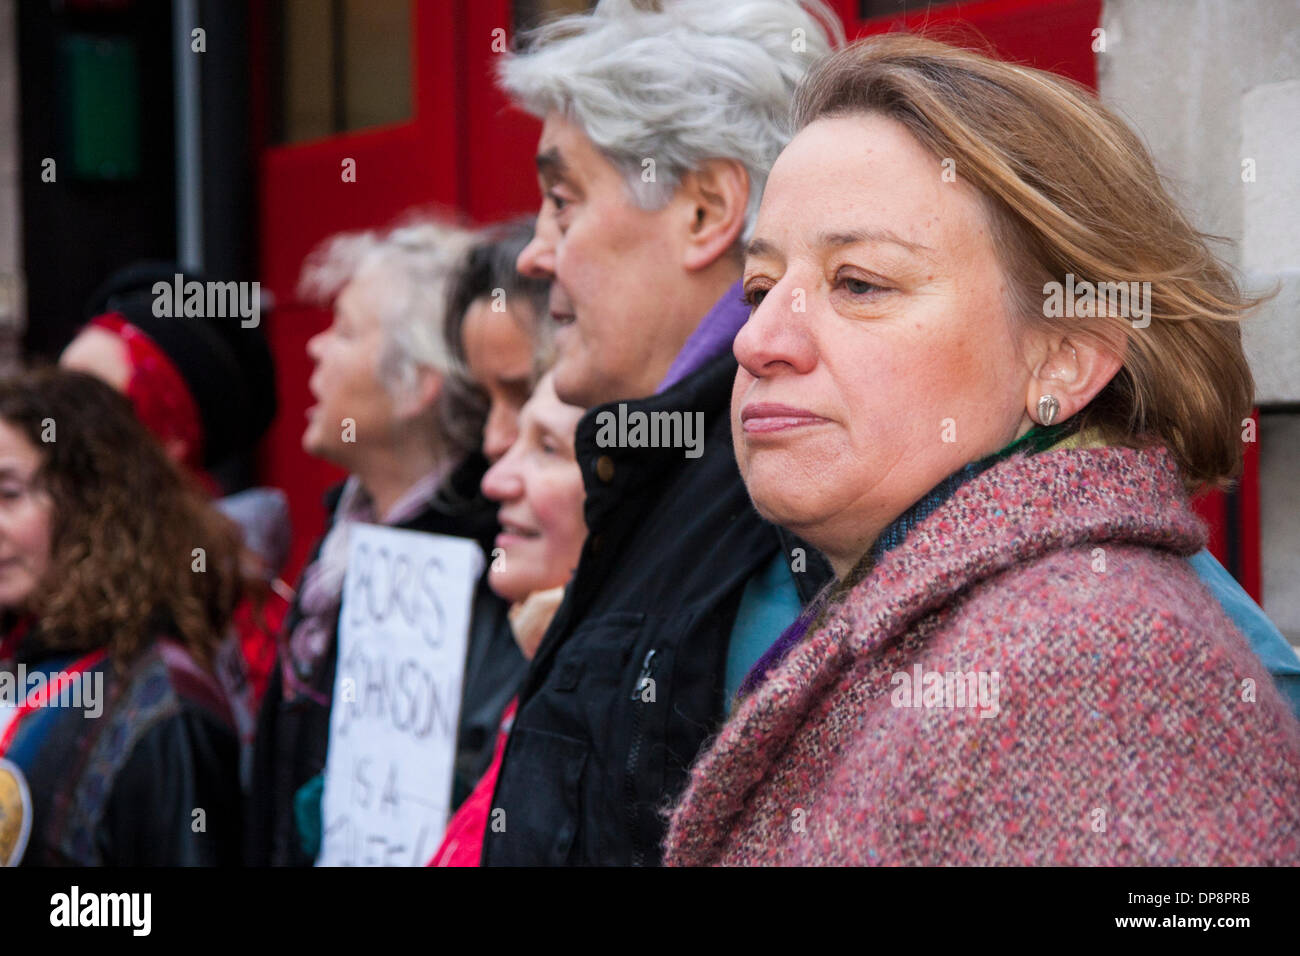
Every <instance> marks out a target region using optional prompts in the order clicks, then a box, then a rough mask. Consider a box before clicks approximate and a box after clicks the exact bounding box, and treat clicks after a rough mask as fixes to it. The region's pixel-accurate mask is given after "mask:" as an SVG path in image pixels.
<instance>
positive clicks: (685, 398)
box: [483, 0, 841, 865]
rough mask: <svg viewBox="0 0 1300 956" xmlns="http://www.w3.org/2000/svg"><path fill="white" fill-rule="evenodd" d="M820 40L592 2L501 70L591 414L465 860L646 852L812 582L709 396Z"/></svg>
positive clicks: (835, 31)
mask: <svg viewBox="0 0 1300 956" xmlns="http://www.w3.org/2000/svg"><path fill="white" fill-rule="evenodd" d="M840 37H841V30H840V27H839V25H838V22H837V21H836V20H835V19H834V17H833V15H832V14H831V13H830V12H829V11H828V10H827V9H826V8H825V7H824V6H823V5H822V4H821V3H820V2H819V0H808V2H805V3H799V2H797V0H734V2H728V3H718V2H717V0H676V2H662V3H657V4H650V3H645V2H640V3H638V2H633V0H602V2H601V3H599V4H598V5H597V7H596V9H595V10H594V12H592V13H591V14H587V15H577V16H571V17H566V18H563V19H561V20H557V21H554V22H552V23H549V24H546V25H544V26H543V27H542V28H541V29H540V30H538V31H537V32H535V33H534V34H532V35H531V36H530V37H528V38H527V46H526V48H525V49H524V50H523V51H522V52H520V53H517V54H515V55H513V56H510V57H508V58H507V59H506V60H505V61H504V62H503V64H502V67H501V71H500V77H501V82H502V85H503V86H504V87H505V89H506V90H507V92H508V93H509V94H510V95H511V96H512V98H513V99H514V100H515V102H516V103H518V104H520V105H522V106H523V107H524V108H525V109H527V110H528V111H529V112H531V113H533V114H534V115H536V116H538V117H539V118H541V119H542V120H543V124H544V125H543V128H542V134H541V141H540V143H539V145H538V150H537V170H538V176H539V180H540V184H541V189H542V192H543V194H544V198H543V203H542V207H541V211H540V213H539V218H538V225H537V231H536V234H535V236H534V238H533V241H532V243H531V244H530V245H529V246H528V247H527V248H525V250H524V251H523V253H522V254H521V255H520V258H519V269H520V271H521V272H523V273H526V274H530V275H533V276H537V277H539V278H547V279H550V280H552V285H551V295H550V312H551V316H552V318H553V319H554V321H555V323H556V324H557V326H558V327H557V329H556V331H555V337H554V349H555V353H556V365H555V387H556V391H557V392H558V394H559V396H560V398H561V399H563V400H564V401H566V402H570V403H573V404H579V405H583V406H585V407H586V408H588V409H589V411H588V413H587V415H586V416H585V417H584V418H583V420H582V422H581V423H580V424H579V426H578V432H577V438H576V450H577V456H578V460H579V463H580V464H581V466H582V470H583V478H584V481H585V483H586V489H587V503H586V519H587V523H588V528H589V532H590V533H589V537H588V539H587V544H586V546H585V548H584V550H583V554H582V558H581V560H580V562H579V565H578V568H577V571H576V572H575V574H574V577H573V579H572V582H571V583H570V585H569V588H568V590H567V592H566V595H565V599H564V603H563V604H562V605H561V607H560V609H559V611H558V612H557V614H556V616H555V619H554V621H553V622H552V624H551V627H550V629H549V630H548V631H547V634H546V636H545V638H544V639H543V642H542V644H541V646H540V648H539V649H538V653H537V656H536V658H535V659H534V662H533V666H532V669H531V671H530V673H529V677H528V678H527V680H526V681H525V684H524V687H523V689H522V690H521V693H520V697H519V710H518V713H517V716H516V718H515V723H514V727H513V730H512V732H511V735H510V738H509V743H508V745H507V749H506V753H505V757H504V760H503V763H502V766H501V771H500V776H499V779H498V783H497V787H496V791H495V794H494V800H493V814H492V817H491V823H490V825H489V827H488V832H487V834H486V838H485V844H484V852H483V862H484V863H485V864H488V865H512V864H513V865H517V864H566V863H577V864H632V865H639V864H654V863H657V862H658V861H659V859H660V855H661V849H660V841H661V839H662V836H663V827H664V821H663V819H662V816H661V813H662V810H663V808H664V807H665V806H666V805H667V804H668V803H669V802H670V801H671V799H672V798H673V797H675V796H676V795H677V794H678V793H679V792H680V790H681V788H682V786H683V785H684V783H685V778H686V771H687V770H688V768H689V767H690V765H691V762H692V761H693V759H694V758H695V755H696V753H697V752H698V750H699V749H700V747H701V745H702V743H703V742H704V740H705V738H706V737H707V736H708V735H709V734H710V733H712V732H713V731H714V730H715V729H716V728H717V727H718V725H719V723H720V721H721V718H722V717H723V716H724V714H725V711H726V707H727V705H728V702H729V701H730V699H731V697H732V696H733V694H734V692H735V690H736V688H737V686H738V685H739V683H740V680H741V679H742V678H743V677H744V675H745V673H746V672H747V671H748V669H749V667H750V666H751V665H752V664H753V663H754V661H755V660H756V659H757V658H758V657H759V655H761V654H762V652H763V651H764V650H766V648H767V647H768V646H769V645H771V644H772V642H773V641H774V640H775V639H776V638H777V636H778V635H779V634H780V633H781V630H782V628H784V627H785V626H786V625H788V624H789V623H791V622H792V621H793V620H794V619H795V617H796V616H797V615H798V613H799V611H800V608H801V605H802V604H803V603H804V602H806V601H808V600H810V599H811V598H812V596H813V595H814V594H815V593H816V591H817V590H818V589H819V588H820V586H821V585H822V584H823V583H824V582H825V581H826V580H827V579H828V577H829V570H828V569H827V568H826V567H825V566H824V564H822V563H821V562H820V559H819V558H818V556H816V555H815V553H814V552H812V551H810V550H808V549H806V548H802V547H800V546H799V544H798V542H795V541H793V540H783V538H782V535H781V533H780V532H779V531H778V529H776V528H775V527H774V526H772V525H770V524H767V523H766V522H764V521H763V520H762V519H761V518H760V517H759V516H758V515H757V513H756V512H755V511H754V509H753V507H752V505H751V504H750V501H749V497H748V495H747V493H746V491H745V487H744V484H743V483H742V482H741V479H740V475H739V472H738V471H737V469H736V464H735V459H734V457H733V454H732V445H731V424H730V416H729V408H728V406H729V401H730V393H731V385H732V382H733V380H734V378H735V375H736V360H735V359H734V358H733V356H732V355H731V341H732V339H733V338H734V336H735V334H736V332H737V331H738V330H739V328H740V327H741V325H743V324H744V321H745V319H746V318H747V316H748V313H749V309H748V307H747V306H746V305H745V304H744V303H743V302H742V301H741V295H740V288H739V282H738V279H739V277H740V273H741V264H742V254H741V249H742V244H743V242H744V240H745V239H746V238H747V237H748V234H749V231H750V229H751V228H752V224H753V221H754V216H755V212H756V210H757V208H758V202H759V197H760V193H761V192H762V187H763V183H764V181H765V179H766V176H767V171H768V169H769V168H770V166H771V164H772V162H773V161H774V160H775V159H776V156H777V154H778V152H779V151H780V150H781V148H782V147H783V146H784V145H785V143H786V141H787V140H788V138H789V125H788V118H787V114H788V110H789V105H790V100H791V97H792V94H793V91H794V87H795V84H796V83H797V82H798V80H799V79H800V77H801V76H802V75H803V74H804V72H805V71H806V70H807V68H808V67H809V66H810V65H811V64H812V62H813V61H814V60H815V59H817V57H818V56H820V55H821V54H823V53H825V52H827V51H828V50H829V48H830V46H831V45H832V42H833V41H835V40H838V39H840ZM615 423H618V427H614V424H615ZM628 423H630V427H628ZM692 423H697V424H698V426H699V427H698V428H696V429H694V430H692V428H690V427H686V426H690V425H691V424H692ZM647 424H648V425H649V430H650V433H651V434H650V436H649V437H647V435H646V433H645V432H646V428H645V426H646V425H647ZM669 425H671V426H672V427H668V426H669Z"/></svg>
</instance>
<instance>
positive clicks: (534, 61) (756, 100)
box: [498, 0, 844, 241]
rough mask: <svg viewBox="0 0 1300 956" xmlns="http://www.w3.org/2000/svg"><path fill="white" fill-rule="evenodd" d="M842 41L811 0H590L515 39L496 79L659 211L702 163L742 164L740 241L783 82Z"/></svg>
mask: <svg viewBox="0 0 1300 956" xmlns="http://www.w3.org/2000/svg"><path fill="white" fill-rule="evenodd" d="M843 39H844V32H843V27H842V26H841V25H840V22H839V19H838V18H837V17H836V16H835V15H834V14H833V13H832V12H831V11H830V10H829V9H828V8H827V7H826V5H825V4H824V3H822V2H821V0H803V2H799V0H727V2H721V3H720V2H718V0H664V2H658V3H648V2H645V0H601V2H600V3H599V4H597V5H596V8H595V10H593V11H592V12H591V13H589V14H585V13H584V14H574V15H572V16H567V17H560V18H558V19H556V20H552V21H550V22H548V23H544V24H542V25H541V26H540V27H538V28H537V29H536V30H533V31H530V32H529V33H527V34H525V35H524V36H523V37H522V38H521V46H520V50H519V52H516V53H514V54H511V55H508V56H506V57H504V58H503V60H502V62H501V64H500V65H499V67H498V77H499V80H500V84H501V86H502V88H503V89H504V90H505V91H506V93H507V94H508V95H509V96H510V97H511V99H513V100H514V101H515V102H516V103H518V104H519V105H520V106H522V107H523V108H524V109H525V110H527V111H528V112H529V113H532V114H533V115H534V116H537V117H539V118H545V117H546V116H547V115H548V114H550V113H556V112H558V113H560V114H562V115H564V116H566V117H568V118H569V119H571V120H573V121H575V122H577V123H578V124H579V125H580V126H581V127H582V129H583V131H584V132H585V133H586V134H587V136H588V138H590V139H591V141H592V143H594V144H595V145H596V147H597V148H598V149H600V150H601V151H602V152H603V153H604V154H605V155H606V156H607V157H608V158H609V160H610V161H611V162H612V163H613V164H614V165H615V166H616V167H618V168H619V169H620V170H622V172H623V174H624V176H625V178H626V180H627V184H628V188H629V189H630V190H631V193H632V196H633V198H634V201H635V202H636V203H637V204H638V205H639V206H641V207H642V208H645V209H655V208H661V207H662V206H663V205H664V204H665V203H666V202H667V201H668V200H669V198H671V196H672V194H673V192H674V191H675V190H676V188H677V186H678V184H679V183H680V182H681V179H682V177H683V176H684V175H686V174H687V173H689V172H691V171H693V170H698V169H700V168H701V167H702V166H703V164H704V163H705V162H707V161H708V160H710V159H733V160H738V161H739V162H741V163H742V164H744V167H745V169H746V171H747V172H748V174H749V186H750V191H749V203H748V207H747V210H746V216H745V229H744V233H743V236H742V241H743V240H745V239H748V238H749V234H750V232H751V230H752V229H753V226H754V221H755V219H756V218H757V216H758V204H759V200H760V199H761V197H762V193H763V185H764V183H765V182H766V181H767V174H768V171H769V170H770V169H771V167H772V163H774V162H775V161H776V157H777V154H778V153H780V152H781V150H782V149H783V148H784V147H785V145H786V143H788V142H789V141H790V138H791V136H792V128H791V124H790V103H791V99H792V97H793V95H794V89H795V85H796V84H797V83H798V82H799V80H800V79H801V78H802V77H803V75H804V73H805V72H806V71H807V70H808V68H809V67H810V66H812V64H813V63H814V62H815V61H816V60H818V59H819V58H820V57H821V56H822V55H823V54H825V53H828V52H829V51H830V49H831V48H832V47H833V46H837V45H839V44H841V43H842V42H843ZM646 160H654V167H653V168H654V177H653V181H651V182H646V181H645V179H644V177H643V172H644V170H645V169H646V168H647V167H645V166H644V165H643V164H644V163H645V161H646Z"/></svg>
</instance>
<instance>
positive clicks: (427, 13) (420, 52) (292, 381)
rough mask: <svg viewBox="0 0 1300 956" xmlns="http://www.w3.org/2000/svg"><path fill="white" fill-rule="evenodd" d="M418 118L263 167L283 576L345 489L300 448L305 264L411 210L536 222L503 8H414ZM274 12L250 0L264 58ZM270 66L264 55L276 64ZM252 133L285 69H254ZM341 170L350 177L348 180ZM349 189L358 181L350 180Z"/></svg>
mask: <svg viewBox="0 0 1300 956" xmlns="http://www.w3.org/2000/svg"><path fill="white" fill-rule="evenodd" d="M410 7H411V12H410V28H409V34H408V35H409V38H410V41H409V42H410V44H411V47H410V63H411V82H412V87H413V89H412V91H411V92H412V97H411V102H412V105H413V109H412V117H411V119H410V120H409V121H407V122H402V123H398V124H395V125H389V126H382V127H377V128H370V129H364V130H360V131H356V132H348V133H342V134H338V135H331V136H326V137H323V138H319V139H315V140H311V141H308V142H301V143H295V144H292V145H282V146H275V145H272V146H266V147H264V148H263V149H262V150H261V154H260V161H259V167H260V168H259V173H260V182H259V198H260V209H259V240H260V247H261V276H262V281H263V284H264V287H265V288H266V289H268V290H269V291H270V292H271V294H272V295H273V296H274V299H275V303H276V307H275V309H274V312H273V314H272V315H271V316H269V317H268V318H267V320H266V329H265V330H266V334H267V338H268V340H269V343H270V347H271V350H272V352H273V354H274V355H275V358H276V363H277V375H278V383H277V391H278V397H279V402H280V413H279V415H278V416H277V418H276V420H275V422H274V423H273V424H272V426H271V429H270V431H269V433H268V435H267V438H266V440H265V442H264V443H263V446H262V454H261V467H262V480H263V481H264V482H265V483H267V484H270V485H275V486H278V487H280V488H283V489H284V490H285V491H286V492H287V493H288V495H289V501H290V508H291V515H292V519H293V527H294V547H293V550H292V552H291V555H290V561H289V567H288V568H287V570H286V577H287V578H288V579H289V580H294V579H295V578H296V576H297V574H298V572H299V570H300V569H301V567H302V564H303V561H304V560H305V558H306V554H307V552H308V550H309V548H310V546H311V544H312V542H313V541H314V540H315V539H316V538H317V537H318V536H319V535H320V533H321V531H322V528H323V524H324V518H325V515H324V513H323V510H322V508H321V506H320V500H321V496H322V494H323V493H324V491H325V490H326V489H327V488H328V487H329V486H330V485H332V484H333V483H334V482H336V481H338V480H339V479H340V478H341V477H342V472H341V471H340V470H339V469H338V468H335V467H333V466H330V465H328V464H326V463H323V462H321V461H319V460H317V459H314V458H311V457H309V456H307V455H306V454H305V453H304V452H303V451H302V449H301V446H300V444H299V441H300V438H301V435H302V430H303V427H304V424H305V418H304V413H305V410H306V408H307V407H308V405H309V404H310V401H309V397H308V393H307V379H308V376H309V375H310V373H311V363H310V361H309V360H308V358H307V355H306V351H305V348H306V343H307V340H308V339H309V338H310V337H311V336H312V335H314V334H315V333H316V332H317V331H318V330H320V329H321V328H323V327H324V326H325V325H326V324H328V322H329V316H328V315H327V314H326V313H325V312H323V311H322V310H320V309H315V308H311V307H308V306H306V305H304V304H302V303H299V302H297V301H296V299H295V295H294V290H295V286H296V283H297V280H298V275H299V272H300V270H301V267H302V263H303V259H304V258H305V257H306V255H307V254H308V252H310V251H311V249H312V248H313V247H314V246H315V245H316V244H317V243H318V242H320V241H321V240H322V239H324V238H326V237H327V236H330V235H332V234H334V233H336V232H340V231H343V230H350V229H363V228H374V227H382V226H384V225H385V224H387V223H389V222H391V221H392V220H393V219H394V218H396V217H397V216H398V215H399V214H400V213H402V212H404V211H405V210H408V209H410V208H412V207H416V206H420V207H427V206H432V207H436V208H442V209H444V210H446V211H448V212H449V213H451V212H454V211H459V212H460V213H462V214H465V215H468V216H471V217H473V218H474V219H475V220H477V221H487V220H490V219H495V218H500V217H504V216H507V215H510V214H512V213H517V212H524V211H529V210H533V209H535V208H536V206H537V201H538V196H537V187H536V183H535V178H534V175H533V172H532V150H533V146H534V145H535V143H536V135H537V133H536V125H535V124H532V122H531V121H530V120H528V119H527V118H526V117H524V116H522V115H521V114H519V113H517V112H514V111H511V113H510V114H509V115H498V114H499V113H501V111H502V110H503V109H504V106H505V104H504V101H503V100H501V98H500V94H498V93H497V92H496V91H495V89H494V87H493V86H492V82H491V76H490V68H491V65H492V61H493V58H494V57H495V56H497V55H498V53H497V52H496V50H495V49H494V48H498V49H499V47H500V42H499V36H497V35H494V34H493V30H494V29H496V28H497V27H502V26H505V27H507V28H508V25H509V18H508V12H509V8H510V4H509V2H508V0H489V2H484V0H416V2H413V3H411V4H410ZM274 13H275V11H274V9H273V8H272V6H271V4H269V3H265V2H262V0H254V2H253V20H252V22H253V23H254V24H255V25H256V28H257V29H258V30H259V31H263V32H262V35H261V36H255V37H254V42H255V48H258V49H263V50H265V49H267V47H268V46H269V45H270V44H269V43H268V42H267V34H268V33H269V32H270V30H271V24H270V23H269V20H268V17H270V16H272V15H274ZM273 56H274V53H271V54H268V58H270V57H273ZM257 67H258V68H256V69H255V71H254V80H255V82H256V83H257V85H258V87H259V93H260V95H259V97H258V100H259V102H257V103H255V110H254V112H255V125H257V126H259V127H261V126H263V125H264V124H263V123H261V122H258V120H260V118H261V117H262V116H265V114H266V111H267V109H268V108H269V107H268V104H267V100H268V98H269V96H270V93H269V90H268V82H267V78H268V77H271V76H274V75H275V73H276V71H278V70H281V69H282V64H277V63H275V62H265V61H264V62H262V63H260V64H257ZM345 163H346V164H348V165H349V166H353V164H354V169H355V177H352V176H350V175H349V176H346V177H345V175H344V171H345ZM353 179H354V181H353Z"/></svg>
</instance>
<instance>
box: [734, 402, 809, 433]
mask: <svg viewBox="0 0 1300 956" xmlns="http://www.w3.org/2000/svg"><path fill="white" fill-rule="evenodd" d="M825 421H826V419H824V418H822V417H821V416H820V415H814V414H813V413H812V412H810V411H807V410H806V409H802V408H794V407H792V406H790V405H780V404H777V403H775V402H754V403H752V404H750V405H746V406H745V407H744V408H742V409H741V410H740V427H741V428H743V429H744V431H745V434H747V435H758V434H767V433H770V432H780V431H786V430H787V429H791V428H802V427H804V426H806V425H820V424H822V423H824V422H825Z"/></svg>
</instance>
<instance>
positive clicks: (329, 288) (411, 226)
mask: <svg viewBox="0 0 1300 956" xmlns="http://www.w3.org/2000/svg"><path fill="white" fill-rule="evenodd" d="M473 242H474V233H472V232H471V231H469V230H468V229H463V228H461V227H460V226H457V225H453V224H451V223H448V222H446V221H443V220H439V219H435V218H432V217H428V216H418V217H408V218H407V219H405V220H403V221H401V222H400V223H399V224H398V225H396V226H394V227H393V228H392V229H390V230H388V231H379V230H373V229H370V230H364V231H361V232H345V233H339V234H338V235H335V236H331V237H330V238H329V239H327V240H325V241H324V242H322V243H321V244H320V245H319V246H317V247H316V248H315V249H314V250H313V251H312V253H311V254H310V255H309V256H308V257H307V261H306V262H305V263H304V265H303V270H302V275H301V278H300V279H299V283H298V294H299V296H300V297H301V298H303V299H304V300H307V301H310V302H315V303H319V304H322V305H326V304H329V303H331V302H332V301H333V299H334V297H335V296H337V295H338V294H339V292H341V291H342V290H343V287H344V286H346V285H347V284H348V283H349V282H351V281H352V279H354V278H355V277H356V276H357V275H358V274H360V273H362V272H363V271H368V270H371V269H380V270H383V273H384V275H385V277H386V278H387V279H388V280H389V284H388V286H387V295H386V296H385V299H384V307H383V310H382V312H381V314H380V316H379V319H380V323H381V327H382V328H383V336H384V345H383V349H382V351H381V353H380V360H379V370H378V374H379V377H380V380H381V381H382V382H383V383H384V386H385V387H386V388H387V389H388V390H389V392H390V393H391V394H392V395H394V396H401V395H404V394H409V392H410V390H411V389H412V388H414V387H415V384H416V376H417V375H418V373H419V370H420V368H421V367H427V368H430V369H432V370H433V371H435V372H437V373H438V375H439V376H441V377H442V378H443V380H444V382H445V381H447V380H448V379H449V378H450V377H451V376H452V375H453V373H454V371H455V364H456V363H455V359H454V357H453V356H452V355H451V354H450V353H449V351H448V349H447V344H446V338H445V336H444V332H443V328H444V325H445V323H446V318H447V297H448V291H449V289H450V287H451V285H452V283H453V282H454V281H455V279H456V276H457V274H458V273H459V270H460V269H461V267H462V265H463V263H464V260H465V256H466V253H467V252H468V251H469V249H470V247H471V245H472V244H473ZM430 414H431V418H432V426H433V428H432V432H433V433H432V434H431V435H430V441H431V442H432V444H433V445H434V447H435V448H437V449H439V451H440V452H442V453H444V454H445V455H447V456H448V457H449V459H450V460H452V461H459V460H460V459H462V458H464V457H465V456H466V455H469V454H471V453H473V452H475V451H477V450H478V448H479V446H480V445H481V444H482V439H483V419H482V418H481V417H480V418H478V419H474V417H473V416H466V415H465V414H464V409H463V407H461V406H460V405H459V404H458V403H454V402H448V401H447V400H446V398H445V389H444V391H443V393H441V394H440V395H439V397H438V399H437V400H436V401H435V403H434V406H433V408H432V409H431V413H430Z"/></svg>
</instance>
